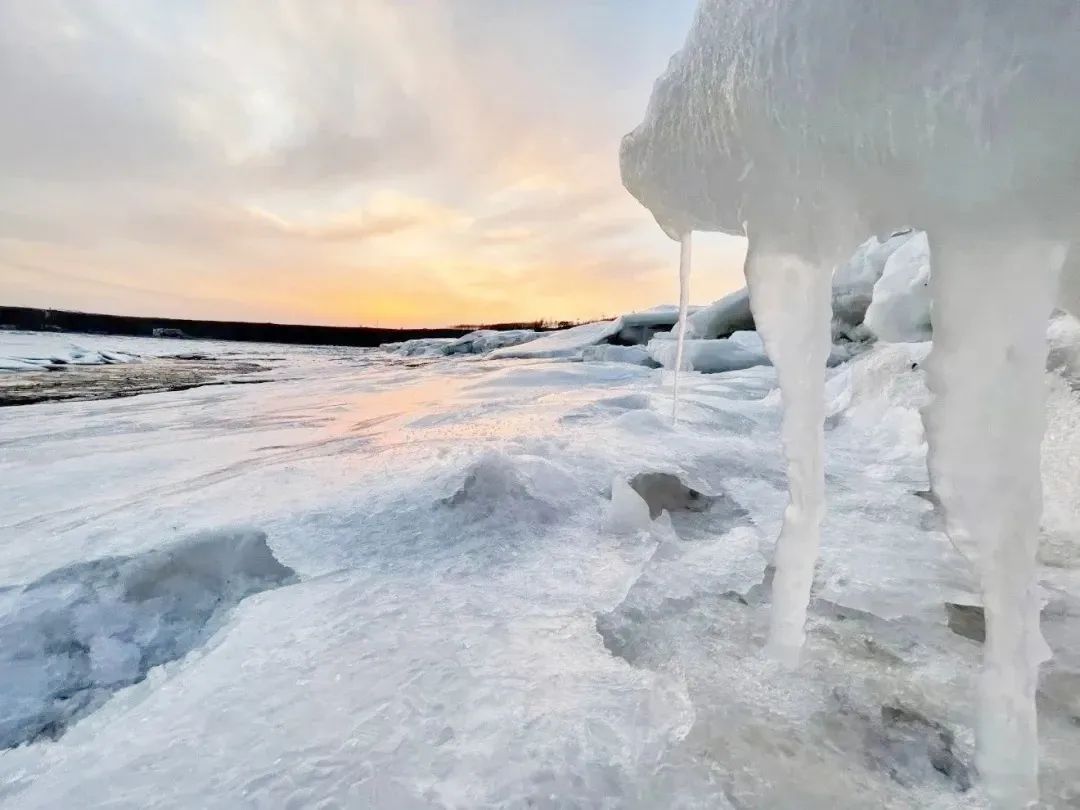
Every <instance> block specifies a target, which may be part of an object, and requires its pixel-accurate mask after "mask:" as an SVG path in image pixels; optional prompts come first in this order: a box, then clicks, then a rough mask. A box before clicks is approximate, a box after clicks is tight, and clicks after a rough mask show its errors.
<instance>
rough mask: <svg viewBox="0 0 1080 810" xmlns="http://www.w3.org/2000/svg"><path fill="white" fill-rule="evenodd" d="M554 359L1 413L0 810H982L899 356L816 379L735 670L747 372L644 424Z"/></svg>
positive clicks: (282, 371) (965, 664)
mask: <svg viewBox="0 0 1080 810" xmlns="http://www.w3.org/2000/svg"><path fill="white" fill-rule="evenodd" d="M594 328H595V327H594ZM1058 331H1059V332H1061V331H1062V330H1058ZM9 339H10V335H2V334H0V356H9V354H14V352H11V351H10V348H9V344H8V343H7V342H6V341H8V340H9ZM45 339H47V340H57V341H60V340H67V339H69V336H63V335H56V336H45ZM563 339H564V341H565V338H563ZM99 340H100V341H101V342H100V343H94V344H93V346H95V347H97V348H95V349H94V350H97V349H98V348H100V349H104V350H109V349H110V347H112V348H115V349H122V348H123V347H125V346H127V347H129V348H130V350H131V351H132V352H133V353H138V354H144V353H150V352H151V351H152V350H150V349H142V348H138V347H135V346H133V345H130V344H129V343H128V342H127V341H126V340H117V339H114V338H101V339H99ZM558 340H559V338H557V337H556V338H551V339H549V338H547V337H545V338H541V339H537V340H535V341H531V342H530V343H527V344H524V345H523V346H522V347H521V349H520V350H519V352H520V353H521V354H526V352H525V351H524V350H525V349H527V348H529V347H534V346H535V347H537V352H536V354H534V355H533V356H531V357H530V356H525V357H520V358H513V357H505V356H504V357H501V358H500V357H496V358H494V359H492V358H476V357H436V358H423V359H414V358H403V357H401V356H397V355H393V354H391V353H387V352H381V351H366V350H351V349H341V348H323V349H318V348H310V347H304V348H291V347H283V346H275V347H270V348H266V347H263V348H260V349H258V352H260V353H261V354H260V355H259V356H263V355H264V354H265V355H271V354H272V355H273V357H274V358H275V361H274V363H273V364H272V365H273V368H272V370H271V371H270V372H267V376H269V377H270V378H272V382H269V383H265V384H262V385H255V386H223V387H208V388H194V389H191V390H187V391H181V392H171V393H157V394H149V395H144V396H138V397H132V398H128V399H114V400H103V401H95V402H61V403H46V404H40V405H31V406H26V407H20V408H7V409H4V410H3V411H2V412H0V415H2V418H0V536H2V537H3V543H0V588H2V590H0V644H2V647H0V683H3V684H4V689H3V691H2V692H0V728H3V729H15V730H14V731H12V732H11V733H12V734H14V735H15V736H16V737H18V735H19V734H20V733H21V734H23V736H24V737H26V736H27V732H26V729H27V728H31V727H32V728H36V729H37V734H36V736H33V740H34V741H33V742H31V743H29V744H24V745H22V746H21V747H18V748H11V749H9V750H4V751H0V803H2V804H3V805H4V807H12V808H45V807H49V808H52V807H97V806H106V805H107V806H110V807H124V808H127V807H131V808H146V807H221V808H235V807H248V806H251V807H371V808H393V809H394V810H397V809H398V808H432V807H453V808H477V807H514V808H517V807H538V808H543V807H550V808H555V807H588V808H592V807H610V808H635V807H636V808H656V807H680V808H725V807H730V808H791V807H799V808H819V807H820V808H832V809H835V808H865V807H895V808H911V807H937V808H953V807H980V806H982V805H981V797H980V794H979V793H978V786H977V785H976V786H975V787H972V786H971V785H972V781H973V774H972V771H971V768H972V766H971V762H972V749H973V732H972V724H973V720H974V711H975V699H974V698H975V690H974V686H975V683H976V677H977V673H978V668H979V664H980V661H981V645H980V644H979V643H978V642H977V641H974V640H971V639H969V638H965V637H962V636H961V635H958V634H957V633H955V632H952V631H951V630H950V629H949V628H948V626H947V625H946V611H945V607H944V604H945V603H946V602H955V603H960V604H977V603H978V597H977V595H976V594H977V588H976V583H975V581H974V578H973V574H972V571H971V570H970V567H969V565H968V563H967V562H966V561H965V560H964V559H963V558H962V557H961V556H960V555H959V554H958V553H957V552H956V551H955V550H954V549H953V548H952V546H951V545H950V544H949V542H948V541H947V540H946V539H945V537H944V535H943V534H941V533H940V532H939V531H938V528H939V526H938V522H937V518H936V516H935V514H934V511H933V507H932V505H931V503H930V502H929V501H928V500H927V499H926V498H924V497H920V495H919V493H921V492H924V491H925V490H926V489H927V478H926V466H925V445H924V440H923V433H922V426H921V422H920V419H919V413H918V410H917V409H918V407H919V406H920V405H921V404H922V403H923V401H924V400H925V397H926V389H925V384H924V380H923V372H922V370H921V365H920V364H921V362H922V360H923V358H924V356H925V353H926V350H927V345H926V344H898V345H889V344H879V345H877V346H876V347H874V348H873V349H871V350H870V351H868V352H867V353H865V354H863V355H861V356H859V357H858V358H856V359H855V360H853V361H850V362H847V363H844V364H842V365H840V366H838V367H836V368H834V369H831V370H830V371H829V379H828V382H827V400H828V405H827V411H828V422H827V425H828V429H827V432H826V445H827V450H828V453H827V459H828V461H827V490H828V500H829V506H830V509H829V512H828V515H827V517H826V520H825V524H824V529H823V547H822V553H821V560H820V563H819V565H818V569H817V573H816V576H815V583H816V584H815V596H816V600H815V602H814V603H813V604H812V607H811V611H810V626H809V639H808V642H807V645H808V647H807V651H806V661H805V663H804V665H803V667H802V668H801V669H800V670H798V671H796V672H789V671H786V670H784V669H782V668H780V667H779V666H778V665H776V664H774V663H772V662H770V661H769V660H768V659H766V658H764V657H763V656H762V655H761V654H760V651H761V647H762V644H763V642H764V638H765V633H766V629H767V623H768V600H769V593H768V577H767V576H766V564H767V561H769V559H770V558H771V547H772V543H773V540H774V538H775V537H776V535H777V533H778V530H779V526H780V521H781V517H782V513H783V508H784V504H785V501H786V498H787V494H786V483H785V479H784V464H783V461H782V458H781V455H780V446H779V428H780V403H779V397H778V393H777V391H776V388H775V372H774V371H773V369H772V368H771V367H756V368H750V369H746V370H742V371H733V372H728V373H724V374H714V375H701V374H686V375H684V377H683V380H682V383H681V399H682V406H681V410H680V422H679V424H678V426H677V427H672V425H671V421H670V414H671V410H672V407H671V406H672V403H671V394H670V389H671V372H670V371H667V370H663V369H650V368H646V367H643V366H640V365H634V364H631V363H615V362H573V361H568V360H566V359H559V358H557V357H556V358H544V354H547V353H551V354H555V355H558V354H561V353H562V351H561V349H562V347H561V345H552V346H546V347H545V344H544V343H542V341H547V342H548V343H552V342H553V341H554V342H557V341H558ZM570 342H572V341H570ZM153 343H154V344H155V345H157V344H160V345H164V344H165V343H169V342H168V341H153ZM177 344H179V345H180V348H179V349H178V350H177V352H178V353H179V352H201V351H206V350H207V349H206V345H205V344H201V343H200V342H196V341H182V342H181V341H177V342H175V343H174V345H177ZM221 347H224V348H225V350H228V351H248V352H255V351H256V349H252V348H251V347H245V346H243V344H219V348H221ZM88 348H89V347H88ZM125 350H126V349H125ZM170 350H171V349H170ZM161 351H162V353H167V352H166V351H165V349H164V348H163V349H162V350H161ZM515 353H518V352H514V351H511V350H508V351H507V352H505V353H504V354H515ZM496 354H499V352H496ZM1048 380H1049V381H1050V383H1051V384H1052V389H1051V396H1050V417H1049V419H1050V428H1049V434H1048V435H1049V436H1050V437H1051V438H1050V439H1049V440H1048V442H1047V448H1046V449H1047V452H1046V457H1045V459H1044V479H1045V480H1046V482H1047V487H1046V491H1047V498H1048V503H1047V509H1046V514H1047V518H1046V520H1045V521H1044V522H1045V523H1046V527H1045V534H1046V536H1045V537H1044V539H1043V552H1044V553H1043V563H1044V565H1043V567H1042V568H1041V579H1042V582H1043V587H1044V596H1045V598H1046V600H1047V607H1046V609H1045V611H1044V616H1043V619H1044V631H1045V634H1046V636H1047V639H1048V641H1049V642H1050V644H1051V646H1052V647H1053V648H1054V650H1055V654H1056V657H1055V660H1054V661H1053V662H1052V663H1051V664H1050V665H1048V666H1047V667H1045V668H1044V676H1043V688H1042V692H1041V693H1040V710H1041V718H1040V734H1041V735H1042V744H1043V745H1042V747H1043V751H1042V754H1043V774H1042V778H1043V782H1044V786H1043V796H1044V799H1045V801H1047V802H1048V806H1057V807H1067V806H1071V805H1070V804H1069V803H1070V802H1076V801H1078V800H1080V764H1078V763H1080V733H1078V724H1080V705H1078V700H1080V698H1078V695H1080V649H1078V648H1077V645H1076V639H1077V638H1078V637H1080V548H1078V547H1080V515H1078V514H1077V510H1076V504H1077V503H1080V471H1078V469H1077V467H1076V459H1077V458H1080V446H1078V441H1080V402H1078V398H1077V394H1076V392H1075V391H1074V390H1073V389H1072V388H1070V387H1069V385H1068V384H1066V383H1065V382H1064V381H1063V380H1062V379H1061V378H1060V377H1058V376H1057V375H1048ZM642 474H653V475H645V476H644V477H641V476H642ZM656 474H660V475H656ZM676 479H677V480H676ZM628 482H633V483H634V486H635V487H636V489H637V490H638V491H640V492H643V493H644V494H645V496H646V499H647V501H648V503H647V506H648V507H651V509H646V508H644V506H645V505H643V504H642V503H641V501H640V497H639V496H637V495H635V494H634V491H633V490H631V489H630V488H629V487H628V486H627V483H628ZM612 493H614V499H612ZM635 498H638V500H635ZM662 510H668V511H667V512H662ZM650 512H652V513H654V514H659V515H660V516H659V517H658V518H656V519H655V520H651V519H650V517H649V513H650ZM263 535H265V543H266V546H268V548H269V550H270V551H271V552H272V554H273V558H276V562H275V561H274V559H273V558H269V557H268V556H267V555H266V554H265V548H264V547H263V546H262V543H263V540H262V538H263ZM289 569H291V571H290V570H289ZM16 642H17V643H16ZM161 662H164V663H161ZM143 673H146V677H145V679H143V680H139V679H140V678H141V677H142V674H143ZM133 682H134V683H133ZM132 684H133V685H132ZM110 695H111V697H110ZM72 701H74V702H75V703H76V704H77V705H74V706H73V707H72V705H69V704H71V702H72ZM69 709H70V710H69ZM28 718H29V719H28ZM19 720H21V721H22V726H18V723H17V722H16V721H19ZM50 722H52V723H53V725H52V726H49V725H48V724H49V723H50ZM35 723H36V724H37V725H36V726H35V725H34V724H35ZM65 726H66V731H65ZM19 729H22V731H20V730H19ZM52 737H56V738H57V739H55V740H54V739H51V738H52Z"/></svg>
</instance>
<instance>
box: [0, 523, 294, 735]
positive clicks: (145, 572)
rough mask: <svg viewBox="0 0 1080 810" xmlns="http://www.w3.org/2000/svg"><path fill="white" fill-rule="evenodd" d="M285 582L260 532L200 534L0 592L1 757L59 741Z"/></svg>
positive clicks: (288, 572)
mask: <svg viewBox="0 0 1080 810" xmlns="http://www.w3.org/2000/svg"><path fill="white" fill-rule="evenodd" d="M292 579H293V571H292V569H290V568H287V567H286V566H284V565H282V564H281V563H279V562H278V561H277V559H276V558H275V557H274V555H273V553H272V552H271V550H270V548H269V546H267V544H266V535H265V534H263V533H262V532H259V531H233V532H206V533H204V534H201V535H196V536H194V537H191V538H189V539H187V540H185V541H182V542H180V543H178V544H176V545H174V546H172V547H167V548H165V549H161V550H156V551H148V552H145V553H142V554H138V555H135V556H130V557H107V558H104V559H98V560H92V561H88V562H82V563H75V564H72V565H69V566H67V567H65V568H61V569H59V570H56V571H53V572H52V573H50V574H47V575H45V576H44V577H42V578H40V579H38V580H37V581H35V582H32V583H30V584H28V585H25V586H23V587H9V588H4V589H2V590H0V682H2V683H3V684H4V689H3V693H2V694H0V748H12V747H14V746H17V745H20V744H22V743H26V742H33V741H35V740H37V739H40V738H43V737H48V738H56V737H59V736H60V735H61V734H63V733H64V731H65V730H66V728H67V727H68V726H69V725H70V724H72V723H73V722H75V721H76V720H78V719H79V718H81V717H83V716H85V715H86V714H88V713H90V712H92V711H94V710H95V709H97V708H98V707H99V706H101V705H102V704H103V703H104V702H105V701H106V700H108V699H109V697H110V696H111V695H112V694H113V693H114V692H116V691H117V690H118V689H122V688H123V687H125V686H130V685H131V684H133V683H137V682H139V681H141V680H142V679H143V678H144V677H146V673H147V672H148V671H149V670H150V669H151V668H153V667H156V666H158V665H160V664H163V663H166V662H168V661H173V660H175V659H177V658H180V657H181V656H183V655H185V654H186V653H188V652H189V651H191V650H192V649H194V648H195V647H197V646H199V645H200V644H202V643H203V642H205V641H206V639H207V638H208V637H209V636H210V635H211V634H212V633H213V632H214V630H215V629H216V628H217V625H218V624H219V623H220V621H221V619H222V617H223V616H224V614H225V613H226V612H227V611H228V610H229V609H231V608H232V607H233V606H235V605H236V604H237V603H238V602H239V601H240V600H242V599H244V598H245V597H247V596H250V595H251V594H254V593H258V592H259V591H264V590H267V589H268V588H275V587H277V586H279V585H282V584H284V583H287V582H289V581H291V580H292Z"/></svg>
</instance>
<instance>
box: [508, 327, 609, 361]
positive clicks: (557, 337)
mask: <svg viewBox="0 0 1080 810" xmlns="http://www.w3.org/2000/svg"><path fill="white" fill-rule="evenodd" d="M620 329H622V320H621V319H616V320H614V321H598V322H596V323H586V324H582V325H581V326H573V327H571V328H569V329H560V330H558V331H556V332H548V333H547V334H545V335H543V336H542V337H539V338H537V339H536V340H530V341H529V342H528V343H525V344H524V345H521V346H505V347H503V348H501V349H495V350H494V351H493V352H491V353H490V354H488V357H492V358H501V359H506V358H511V357H516V358H526V357H533V358H541V357H578V356H580V355H581V352H582V350H583V349H584V348H585V347H586V346H596V345H597V344H600V343H606V342H607V341H608V340H609V339H610V338H611V337H612V336H614V335H617V334H618V333H619V330H620Z"/></svg>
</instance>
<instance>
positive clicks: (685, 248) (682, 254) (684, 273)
mask: <svg viewBox="0 0 1080 810" xmlns="http://www.w3.org/2000/svg"><path fill="white" fill-rule="evenodd" d="M692 233H693V231H687V232H686V233H684V234H683V235H682V236H681V237H680V238H679V325H678V330H679V331H678V343H677V345H676V347H675V384H674V390H673V392H672V393H673V395H674V404H673V405H672V407H671V421H672V422H674V423H675V424H678V422H679V373H680V372H681V371H682V364H683V347H684V345H685V344H686V310H687V307H688V305H689V303H690V235H691V234H692Z"/></svg>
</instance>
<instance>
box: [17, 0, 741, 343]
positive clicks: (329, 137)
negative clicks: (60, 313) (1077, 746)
mask: <svg viewBox="0 0 1080 810" xmlns="http://www.w3.org/2000/svg"><path fill="white" fill-rule="evenodd" d="M634 5H635V7H636V8H637V11H636V13H634V14H626V13H625V4H624V3H623V2H616V0H609V1H608V2H596V3H577V2H569V1H567V2H548V0H542V1H541V0H532V1H531V2H522V3H501V2H494V0H488V1H486V2H480V0H476V1H475V2H463V3H444V2H437V1H436V0H419V1H418V2H409V3H402V2H394V1H393V0H363V2H325V3H318V4H309V3H303V2H283V3H278V4H274V5H270V6H268V5H267V4H265V3H261V2H255V1H254V0H250V1H249V2H228V3H209V2H207V3H198V2H196V3H185V4H169V5H162V6H157V5H155V6H152V7H151V6H147V7H143V8H142V9H141V13H139V14H131V13H125V12H124V11H123V10H122V9H121V8H120V7H119V6H115V7H114V6H106V5H96V4H94V5H87V4H83V3H75V2H61V1H60V0H49V2H46V3H42V4H28V3H27V4H22V3H8V4H4V5H3V7H2V8H0V52H3V53H4V55H5V60H6V61H5V65H4V66H3V67H2V68H0V69H3V70H7V71H10V72H12V74H13V76H14V77H15V79H16V80H15V81H5V82H0V92H2V93H3V95H4V96H5V97H4V98H2V99H0V101H2V103H3V106H4V109H6V110H11V111H14V112H15V114H13V115H12V116H10V118H9V121H8V122H7V123H6V124H5V126H4V127H3V128H2V130H0V161H2V162H3V167H2V170H0V187H2V188H0V192H2V193H0V303H4V304H9V305H19V306H34V307H51V308H63V309H79V310H86V311H101V312H111V313H119V314H152V315H158V316H171V317H192V318H218V319H238V320H274V321H280V322H293V323H301V322H303V323H325V324H340V325H353V324H372V325H374V324H378V325H383V326H431V325H443V324H452V323H483V322H506V321H520V320H534V319H541V318H548V319H589V318H597V317H600V316H604V315H615V314H618V313H620V312H623V311H628V310H632V309H638V308H643V307H648V306H652V305H655V304H658V303H664V302H671V301H673V300H674V299H675V297H676V295H675V275H676V273H675V263H676V261H677V246H676V245H675V244H674V243H672V242H671V241H670V240H668V239H667V238H666V237H665V236H664V235H663V234H662V233H661V232H660V230H659V228H658V227H657V226H656V224H655V223H654V222H653V221H652V219H651V217H650V216H649V214H648V212H646V211H645V210H644V209H642V208H641V207H640V206H638V205H637V203H636V202H635V201H634V200H633V199H632V198H631V197H630V196H629V195H628V194H627V193H626V192H625V191H624V190H623V188H622V187H621V184H620V182H619V176H618V165H617V162H618V161H617V152H618V143H619V138H620V137H621V135H622V134H623V133H624V132H625V131H627V130H629V129H630V128H632V127H633V126H634V125H635V124H636V122H637V120H638V119H639V117H640V111H641V109H642V105H643V104H644V101H645V100H646V98H647V97H648V92H649V87H650V84H651V80H652V77H653V76H655V75H656V73H657V72H658V71H659V70H661V69H662V68H663V65H664V63H665V61H666V59H667V57H668V55H669V54H670V53H671V52H672V51H673V50H675V49H676V48H677V47H678V45H679V44H680V41H681V37H682V32H683V31H685V28H686V25H687V22H688V20H689V18H690V15H691V13H692V9H693V5H694V4H693V2H691V0H678V2H661V0H648V1H645V0H643V1H642V2H635V3H634ZM698 244H699V248H698V255H699V256H700V259H699V261H700V266H701V267H702V268H703V272H701V273H699V274H698V275H697V277H696V278H695V289H694V291H693V299H694V300H695V302H705V301H709V300H712V299H715V298H717V297H719V296H720V295H722V294H723V293H725V292H727V291H729V290H730V289H732V288H734V287H736V286H738V285H739V284H740V280H739V276H740V273H741V258H742V251H743V246H742V243H741V241H740V240H735V239H728V238H724V237H715V238H711V239H709V238H706V239H702V240H700V241H699V243H698Z"/></svg>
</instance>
